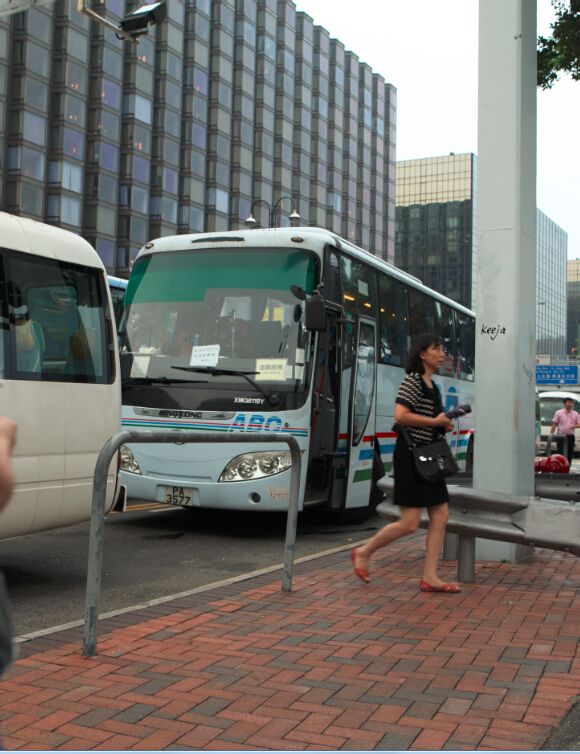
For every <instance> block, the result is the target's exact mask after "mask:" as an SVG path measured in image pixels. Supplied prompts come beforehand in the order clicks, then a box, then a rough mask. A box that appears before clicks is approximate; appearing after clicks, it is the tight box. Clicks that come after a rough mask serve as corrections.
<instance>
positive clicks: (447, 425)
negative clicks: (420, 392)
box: [433, 411, 454, 432]
mask: <svg viewBox="0 0 580 754" xmlns="http://www.w3.org/2000/svg"><path fill="white" fill-rule="evenodd" d="M433 421H434V424H435V426H436V427H443V428H444V430H445V431H446V432H452V431H453V429H454V426H453V420H452V419H450V418H449V417H448V416H447V414H446V413H445V412H444V411H442V412H441V413H440V414H439V416H436V417H435V419H434V420H433Z"/></svg>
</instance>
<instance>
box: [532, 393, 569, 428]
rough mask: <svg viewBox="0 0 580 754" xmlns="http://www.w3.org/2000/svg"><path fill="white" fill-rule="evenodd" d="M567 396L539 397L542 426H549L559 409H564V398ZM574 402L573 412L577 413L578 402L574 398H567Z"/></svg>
mask: <svg viewBox="0 0 580 754" xmlns="http://www.w3.org/2000/svg"><path fill="white" fill-rule="evenodd" d="M565 397H568V395H565V396H563V395H556V396H544V395H540V421H541V423H542V425H550V424H552V421H553V420H554V414H555V413H556V411H558V410H559V409H561V408H564V398H565ZM569 397H570V398H572V400H573V401H574V406H573V408H574V411H578V408H579V406H578V400H577V397H576V396H569Z"/></svg>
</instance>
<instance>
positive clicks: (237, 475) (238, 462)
mask: <svg viewBox="0 0 580 754" xmlns="http://www.w3.org/2000/svg"><path fill="white" fill-rule="evenodd" d="M290 466H292V457H291V455H290V452H289V451H287V450H268V451H261V452H259V453H243V454H242V455H241V456H236V457H235V458H234V459H233V460H231V461H230V462H229V463H228V465H227V466H226V467H225V469H224V470H223V471H222V473H221V476H220V478H219V479H218V482H241V481H245V480H248V479H260V478H261V477H266V476H273V475H274V474H280V472H282V471H286V469H289V468H290Z"/></svg>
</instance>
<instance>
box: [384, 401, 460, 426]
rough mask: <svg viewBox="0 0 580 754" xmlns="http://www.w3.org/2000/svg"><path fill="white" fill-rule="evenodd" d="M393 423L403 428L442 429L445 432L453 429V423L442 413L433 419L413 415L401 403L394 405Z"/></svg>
mask: <svg viewBox="0 0 580 754" xmlns="http://www.w3.org/2000/svg"><path fill="white" fill-rule="evenodd" d="M395 421H396V422H397V423H398V424H403V425H404V426H405V427H444V428H445V431H446V432H450V431H451V430H452V429H453V422H452V421H451V419H450V418H449V417H448V416H447V414H445V413H444V412H443V411H442V412H441V413H440V414H439V415H438V416H435V417H433V418H431V417H429V416H421V415H420V414H415V413H413V412H412V411H411V409H410V408H407V406H403V404H402V403H396V404H395Z"/></svg>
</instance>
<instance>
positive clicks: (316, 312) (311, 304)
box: [304, 291, 326, 332]
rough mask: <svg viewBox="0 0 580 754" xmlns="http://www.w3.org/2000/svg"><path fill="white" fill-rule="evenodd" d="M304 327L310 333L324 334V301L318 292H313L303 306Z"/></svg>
mask: <svg viewBox="0 0 580 754" xmlns="http://www.w3.org/2000/svg"><path fill="white" fill-rule="evenodd" d="M304 327H305V328H306V329H307V330H310V331H312V332H324V330H325V329H326V314H325V311H324V299H323V298H322V296H321V295H320V293H318V291H314V293H313V294H312V295H311V296H310V297H309V298H308V299H307V300H306V302H305V304H304Z"/></svg>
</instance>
